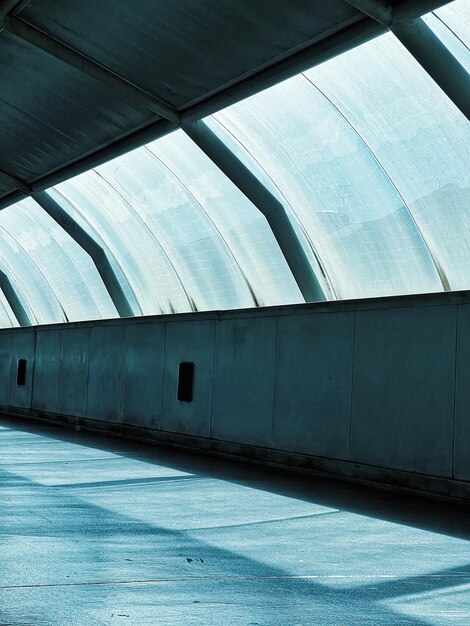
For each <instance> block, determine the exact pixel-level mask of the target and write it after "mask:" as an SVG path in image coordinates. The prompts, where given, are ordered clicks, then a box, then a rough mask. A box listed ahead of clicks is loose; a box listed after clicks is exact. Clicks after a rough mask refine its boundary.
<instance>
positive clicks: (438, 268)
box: [302, 73, 450, 291]
mask: <svg viewBox="0 0 470 626" xmlns="http://www.w3.org/2000/svg"><path fill="white" fill-rule="evenodd" d="M302 76H303V77H304V78H305V79H306V80H307V81H308V82H309V83H310V84H311V85H312V87H313V88H314V89H316V90H317V91H318V93H320V94H321V95H322V96H323V97H324V98H325V99H326V100H327V101H328V102H329V104H330V105H331V106H332V107H333V108H334V109H335V110H336V111H337V112H338V114H339V115H341V117H342V118H343V119H344V121H345V122H346V123H347V124H348V126H349V127H350V128H351V129H352V131H353V132H354V133H355V135H356V136H357V138H358V139H359V141H360V142H361V143H362V144H363V145H364V147H365V148H366V150H367V151H368V152H369V153H370V155H371V156H372V158H373V159H374V161H375V162H376V163H377V165H378V166H379V167H380V169H381V170H382V172H383V173H384V175H385V176H386V178H387V180H388V181H389V182H390V185H391V186H392V187H393V189H394V190H395V192H396V193H397V195H398V197H399V198H400V200H401V201H402V202H403V206H404V207H405V209H406V212H407V214H408V216H409V217H410V219H411V221H412V222H413V224H414V226H415V228H416V231H417V232H418V234H419V236H420V238H421V241H422V242H423V244H424V247H425V248H426V251H427V253H428V256H429V259H430V261H431V263H432V264H433V266H434V269H435V271H436V274H437V276H438V277H439V281H440V283H441V285H442V289H443V291H450V284H449V280H448V278H447V276H446V274H445V272H444V270H443V269H442V267H441V264H440V263H439V261H438V259H436V257H435V254H434V253H433V252H432V251H431V248H430V245H429V243H428V242H427V240H426V238H425V236H424V235H423V232H422V231H421V228H420V227H419V225H418V223H417V222H416V219H415V217H414V215H413V213H412V212H411V210H410V208H409V206H408V204H407V202H406V201H405V199H404V197H403V196H402V194H401V193H400V190H399V189H398V187H397V186H396V184H395V183H394V181H393V179H392V178H391V176H390V175H389V173H388V171H387V170H386V168H385V167H384V165H383V164H382V162H381V161H380V159H379V158H378V157H377V155H376V154H375V152H374V151H373V150H372V148H371V147H370V146H369V144H368V143H367V141H366V140H365V139H364V138H363V137H362V135H361V134H360V133H359V131H358V130H357V128H356V127H355V126H354V124H353V123H352V122H351V121H350V120H349V119H348V117H347V116H346V115H345V114H344V113H343V112H342V111H341V110H340V108H339V107H338V106H337V105H336V104H334V102H332V101H331V100H330V98H329V97H328V96H327V95H326V94H325V93H324V92H323V91H322V90H321V89H320V88H319V87H317V85H315V83H314V82H313V81H312V80H311V79H310V78H309V77H308V76H306V75H305V74H303V73H302Z"/></svg>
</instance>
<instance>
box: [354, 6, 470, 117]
mask: <svg viewBox="0 0 470 626" xmlns="http://www.w3.org/2000/svg"><path fill="white" fill-rule="evenodd" d="M346 1H347V2H349V4H351V5H352V6H354V7H356V8H357V9H359V10H361V11H363V13H365V14H366V15H368V16H369V17H372V18H373V19H375V20H377V21H378V22H380V23H381V24H384V25H385V26H387V27H388V28H389V29H390V30H391V31H392V33H393V34H394V35H395V37H396V38H397V39H398V40H399V41H400V42H401V43H402V44H403V45H404V46H405V48H406V49H407V50H408V51H409V52H410V53H411V54H412V55H413V56H414V58H415V59H416V60H417V61H418V63H419V64H420V65H421V66H422V67H423V69H424V70H425V71H426V72H427V73H428V74H429V76H431V78H432V79H433V80H434V81H435V82H436V83H437V84H438V85H439V87H440V88H441V89H442V91H444V93H446V94H447V96H448V97H449V98H450V99H451V100H452V102H453V103H454V104H455V105H456V106H457V107H458V108H459V109H460V110H461V111H462V113H463V114H464V115H465V116H466V117H467V119H470V76H469V75H468V72H467V71H466V70H465V69H464V68H463V67H462V65H460V63H459V62H458V61H457V59H456V58H455V57H454V55H453V54H451V53H450V52H449V50H448V49H447V48H446V46H445V45H444V44H443V43H442V41H441V40H440V39H439V37H437V35H435V34H434V32H433V31H432V30H431V29H430V28H429V26H428V25H427V24H426V23H425V22H424V21H423V20H422V19H421V18H420V17H419V15H424V14H425V13H428V12H429V11H432V10H434V9H436V8H439V7H440V6H442V5H444V4H448V2H439V1H435V2H433V1H432V0H427V1H425V2H417V1H416V0H415V1H413V2H408V3H406V4H404V5H399V6H398V7H393V6H390V5H388V4H386V3H385V2H383V1H382V0H346ZM413 9H414V10H413ZM416 11H418V13H417V14H416ZM417 15H418V16H417Z"/></svg>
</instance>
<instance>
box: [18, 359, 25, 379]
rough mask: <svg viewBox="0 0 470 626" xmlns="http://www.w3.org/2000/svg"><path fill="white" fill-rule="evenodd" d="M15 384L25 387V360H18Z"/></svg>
mask: <svg viewBox="0 0 470 626" xmlns="http://www.w3.org/2000/svg"><path fill="white" fill-rule="evenodd" d="M16 384H17V385H26V359H18V371H17V374H16Z"/></svg>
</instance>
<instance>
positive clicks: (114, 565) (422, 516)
mask: <svg viewBox="0 0 470 626" xmlns="http://www.w3.org/2000/svg"><path fill="white" fill-rule="evenodd" d="M469 519H470V518H469V516H468V513H467V514H466V513H465V511H464V510H463V509H461V508H459V507H457V506H454V505H452V504H448V503H433V502H431V501H428V500H426V499H421V498H417V497H408V496H400V495H394V494H392V493H387V492H381V491H378V490H373V489H368V488H363V487H357V486H353V485H351V484H347V483H341V482H336V481H332V480H326V479H317V478H302V477H300V478H299V477H296V476H294V475H290V474H288V473H283V472H277V471H271V470H266V469H263V468H258V467H255V466H250V465H246V464H237V463H231V462H227V461H225V460H222V459H217V458H210V457H206V456H203V455H197V454H192V453H187V452H180V451H172V450H167V449H164V448H158V447H151V446H147V445H144V444H140V443H136V442H128V441H123V440H120V439H114V438H109V437H103V436H99V435H95V434H90V433H85V432H74V431H70V430H66V429H63V428H60V427H55V426H51V425H47V424H39V423H33V422H27V421H26V420H20V419H17V420H15V419H5V418H2V419H1V420H0V625H1V626H6V625H14V626H20V625H21V626H26V625H28V626H88V625H92V626H94V625H108V624H110V625H114V624H115V625H121V624H125V625H127V626H147V625H148V626H183V625H184V626H193V625H197V626H206V625H216V626H232V625H233V626H254V625H257V626H295V625H299V626H313V625H319V626H324V625H330V624H331V625H332V626H349V625H354V626H355V625H360V626H362V625H364V624H373V625H374V626H376V625H384V624H387V625H390V626H395V625H398V624H410V625H413V626H425V625H426V626H427V625H441V624H442V625H444V624H445V625H446V626H447V625H449V624H462V625H463V624H464V625H465V626H468V624H470V544H469V543H468V541H467V539H468V537H469V536H470V524H469Z"/></svg>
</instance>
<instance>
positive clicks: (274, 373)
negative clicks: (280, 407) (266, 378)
mask: <svg viewBox="0 0 470 626" xmlns="http://www.w3.org/2000/svg"><path fill="white" fill-rule="evenodd" d="M275 320H276V325H275V329H274V367H273V394H272V401H273V408H272V412H271V448H273V447H274V419H275V416H276V377H277V355H278V349H277V342H278V327H279V316H278V315H276V317H275Z"/></svg>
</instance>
